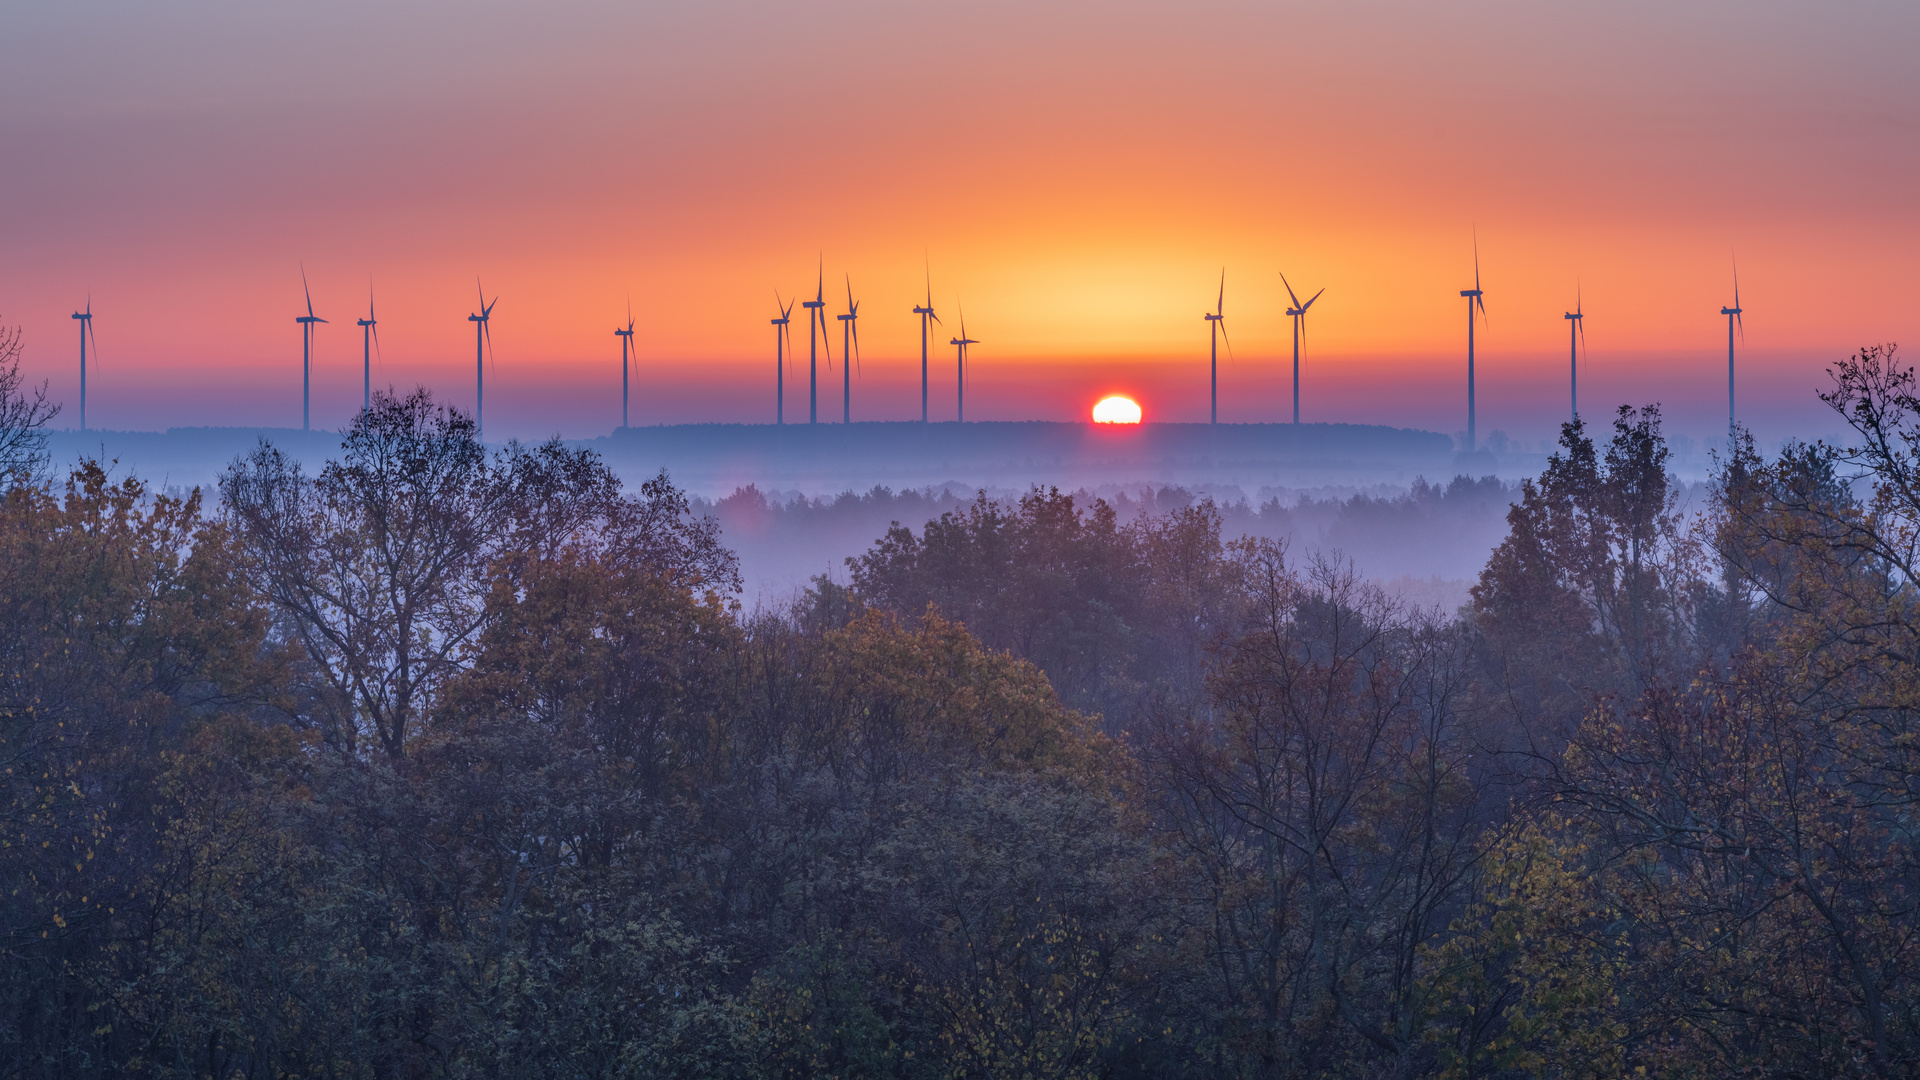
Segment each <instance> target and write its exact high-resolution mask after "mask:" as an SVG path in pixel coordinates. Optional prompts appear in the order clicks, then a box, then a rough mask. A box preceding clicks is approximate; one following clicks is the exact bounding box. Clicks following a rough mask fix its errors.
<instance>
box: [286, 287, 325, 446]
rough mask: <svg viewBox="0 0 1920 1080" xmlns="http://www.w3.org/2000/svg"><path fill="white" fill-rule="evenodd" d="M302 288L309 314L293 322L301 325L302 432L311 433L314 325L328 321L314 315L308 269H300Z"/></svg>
mask: <svg viewBox="0 0 1920 1080" xmlns="http://www.w3.org/2000/svg"><path fill="white" fill-rule="evenodd" d="M300 288H301V290H302V291H303V292H305V293H306V294H307V313H306V314H305V315H301V316H299V317H297V318H295V319H294V320H293V321H294V322H297V323H299V324H300V430H301V431H311V430H312V429H313V425H312V423H311V422H310V421H311V420H312V409H311V405H312V402H313V324H314V323H323V322H326V321H327V320H325V319H322V318H320V317H319V316H318V315H315V314H314V313H313V290H312V289H310V288H308V287H307V268H306V267H304V266H303V267H301V268H300Z"/></svg>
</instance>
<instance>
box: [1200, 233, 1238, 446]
mask: <svg viewBox="0 0 1920 1080" xmlns="http://www.w3.org/2000/svg"><path fill="white" fill-rule="evenodd" d="M1226 310H1227V268H1226V267H1224V266H1223V267H1221V268H1220V299H1218V300H1216V301H1214V305H1213V311H1212V313H1210V314H1208V315H1207V316H1206V320H1207V332H1208V334H1209V336H1210V337H1211V339H1212V343H1213V344H1212V352H1211V354H1210V355H1211V360H1210V361H1209V363H1208V367H1207V372H1208V387H1209V391H1208V400H1209V402H1210V403H1211V410H1212V411H1211V412H1209V413H1208V419H1207V423H1209V424H1217V423H1219V422H1220V339H1221V338H1223V337H1225V336H1226V334H1227V321H1226V320H1227V316H1226ZM1227 347H1228V348H1229V349H1231V348H1232V347H1233V344H1232V343H1231V342H1229V343H1228V344H1227Z"/></svg>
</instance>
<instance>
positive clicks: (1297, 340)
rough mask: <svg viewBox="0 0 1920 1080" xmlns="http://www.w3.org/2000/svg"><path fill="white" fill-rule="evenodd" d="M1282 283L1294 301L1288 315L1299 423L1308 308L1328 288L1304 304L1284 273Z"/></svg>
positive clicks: (1288, 295) (1295, 419)
mask: <svg viewBox="0 0 1920 1080" xmlns="http://www.w3.org/2000/svg"><path fill="white" fill-rule="evenodd" d="M1280 284H1282V285H1285V286H1286V287H1287V299H1289V300H1291V301H1293V306H1292V307H1290V308H1288V309H1287V315H1288V317H1290V318H1291V319H1293V422H1294V423H1295V424H1298V423H1299V422H1300V345H1301V343H1303V342H1304V341H1305V340H1306V338H1307V309H1308V308H1310V307H1312V306H1313V302H1314V301H1315V300H1318V299H1320V293H1324V292H1326V291H1327V290H1325V289H1321V290H1320V292H1317V293H1314V294H1313V295H1312V296H1310V297H1308V298H1307V302H1306V303H1304V304H1303V303H1301V302H1300V298H1299V297H1298V296H1295V295H1294V294H1293V284H1292V283H1291V282H1289V281H1288V280H1287V275H1286V274H1284V273H1283V274H1281V275H1280Z"/></svg>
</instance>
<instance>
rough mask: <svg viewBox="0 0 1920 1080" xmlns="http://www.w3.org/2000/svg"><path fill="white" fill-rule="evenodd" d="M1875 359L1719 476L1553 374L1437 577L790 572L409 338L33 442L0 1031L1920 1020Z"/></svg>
mask: <svg viewBox="0 0 1920 1080" xmlns="http://www.w3.org/2000/svg"><path fill="white" fill-rule="evenodd" d="M1833 375H1834V385H1833V389H1832V390H1831V391H1830V392H1829V393H1828V394H1827V395H1826V398H1827V400H1828V402H1829V403H1830V404H1831V405H1832V406H1833V407H1834V408H1835V409H1836V410H1838V411H1839V413H1840V414H1841V415H1842V416H1843V417H1844V418H1845V419H1846V420H1847V422H1848V423H1849V424H1850V425H1851V427H1852V430H1853V433H1854V437H1853V438H1852V439H1851V440H1849V441H1848V443H1847V444H1846V445H1826V444H1811V445H1802V444H1789V445H1788V446H1787V447H1785V448H1784V449H1783V450H1782V451H1781V452H1780V453H1779V454H1777V455H1775V456H1773V457H1771V458H1768V457H1763V456H1762V455H1760V454H1758V453H1756V451H1755V449H1754V447H1753V445H1752V443H1751V441H1750V440H1748V439H1746V438H1744V437H1742V438H1741V439H1740V440H1739V441H1738V442H1737V443H1736V444H1735V446H1734V447H1733V448H1732V449H1731V450H1730V451H1729V452H1728V453H1727V454H1726V455H1725V456H1724V458H1723V459H1722V460H1721V462H1720V468H1719V472H1718V473H1717V475H1716V477H1715V479H1714V481H1713V483H1712V485H1711V499H1710V501H1709V502H1708V504H1707V505H1706V506H1705V507H1695V508H1693V509H1691V510H1689V509H1688V508H1687V507H1686V506H1685V505H1684V504H1683V502H1682V499H1681V495H1680V490H1679V487H1678V485H1677V483H1676V481H1675V480H1674V478H1673V477H1672V476H1671V475H1670V474H1669V472H1668V468H1667V450H1666V441H1665V436H1664V434H1663V432H1662V429H1661V417H1660V413H1659V410H1658V408H1657V407H1656V406H1646V407H1639V408H1630V407H1623V408H1621V409H1620V410H1619V411H1618V413H1617V414H1616V415H1615V416H1613V417H1612V419H1611V423H1610V425H1609V426H1608V427H1607V428H1606V429H1605V430H1601V431H1590V430H1589V429H1588V428H1587V427H1586V426H1584V425H1583V424H1581V423H1579V422H1577V421H1576V422H1573V423H1569V424H1567V425H1565V427H1564V428H1563V430H1562V433H1561V437H1560V443H1559V447H1560V449H1559V452H1558V453H1556V454H1555V455H1554V456H1553V457H1552V459H1551V460H1550V461H1549V463H1548V465H1547V467H1546V469H1545V470H1544V472H1543V473H1542V474H1541V475H1540V476H1538V477H1536V478H1534V479H1532V480H1529V481H1527V482H1526V483H1524V484H1523V485H1521V487H1520V488H1519V489H1518V490H1517V491H1516V492H1514V493H1513V494H1512V500H1513V501H1512V506H1511V509H1510V510H1509V512H1508V515H1507V523H1508V531H1507V534H1506V537H1505V539H1504V540H1503V541H1502V543H1501V544H1500V546H1499V547H1498V548H1497V549H1496V550H1495V551H1494V552H1493V555H1492V557H1491V558H1490V559H1489V561H1488V562H1487V564H1486V567H1485V568H1484V570H1483V571H1482V572H1481V574H1480V576H1479V580H1478V582H1477V584H1476V585H1475V587H1474V589H1473V592H1472V597H1471V600H1470V602H1469V603H1468V604H1467V605H1466V606H1465V607H1463V608H1461V609H1460V610H1458V611H1455V612H1446V611H1438V610H1427V611H1421V610H1416V609H1410V608H1408V607H1406V606H1404V605H1402V604H1400V603H1398V602H1396V601H1394V600H1393V599H1391V598H1390V597H1388V596H1387V595H1386V594H1384V593H1382V592H1381V591H1380V590H1379V589H1378V588H1376V587H1373V586H1371V585H1369V584H1368V583H1367V582H1365V581H1364V580H1362V579H1361V578H1359V577H1358V575H1357V574H1356V573H1355V572H1354V570H1353V569H1352V567H1351V566H1350V565H1347V564H1344V563H1342V562H1341V561H1339V560H1338V559H1337V558H1332V557H1327V558H1321V557H1315V558H1313V559H1308V560H1299V559H1296V558H1294V557H1292V556H1291V555H1290V552H1289V551H1288V549H1287V547H1286V545H1284V544H1282V543H1279V542H1276V541H1273V540H1267V539H1260V538H1249V537H1240V536H1235V535H1233V534H1232V533H1231V531H1230V530H1228V529H1226V528H1224V527H1223V518H1222V514H1221V511H1220V509H1219V508H1217V507H1215V506H1213V505H1212V504H1211V503H1209V502H1207V501H1205V500H1198V501H1196V502H1193V503H1191V504H1189V505H1183V506H1178V507H1174V508H1171V509H1167V510H1165V511H1161V512H1152V513H1137V514H1131V515H1129V516H1127V517H1126V518H1125V520H1124V521H1123V519H1122V516H1121V515H1120V514H1119V513H1117V512H1116V509H1115V507H1114V506H1112V505H1109V504H1108V503H1106V502H1103V501H1101V500H1099V499H1089V498H1084V497H1076V496H1073V495H1066V494H1062V493H1060V492H1058V491H1055V490H1050V489H1035V490H1033V491H1031V492H1029V493H1028V494H1027V495H1025V496H1024V497H1022V498H1020V499H1018V500H1016V501H996V500H993V499H989V498H986V497H984V496H982V497H981V498H979V499H977V500H975V501H974V502H972V503H970V504H967V505H965V506H961V507H955V508H950V509H948V510H946V511H945V512H943V513H941V514H940V515H939V516H938V517H935V518H933V519H932V520H928V521H926V522H924V523H922V524H918V525H911V526H910V525H902V524H896V525H895V526H894V527H893V528H892V529H890V530H888V531H887V533H886V534H885V535H884V536H882V537H879V538H877V539H876V540H875V542H874V543H873V544H872V546H871V547H870V548H869V549H868V550H867V551H865V552H864V553H863V554H861V555H860V556H858V557H857V558H855V559H852V560H850V565H849V580H850V584H847V585H840V584H835V583H834V582H832V581H830V580H828V579H827V578H825V577H822V578H820V579H817V580H816V581H815V583H814V586H813V587H812V588H811V589H810V590H808V591H807V592H805V593H804V594H803V595H801V596H799V597H798V598H796V599H795V600H794V601H793V602H792V603H790V604H787V605H784V606H781V607H778V608H776V609H772V610H765V609H763V610H758V611H754V612H748V611H746V610H744V609H743V608H742V606H741V604H740V602H739V599H738V596H739V582H740V577H739V567H738V562H737V560H736V559H735V557H734V555H733V553H732V552H730V551H729V550H728V549H727V547H726V545H725V543H724V540H725V538H724V536H722V535H721V533H720V530H719V527H718V525H717V524H716V523H715V522H714V521H713V520H712V519H711V518H707V517H703V516H700V515H698V514H696V513H695V512H694V511H693V508H692V504H691V503H690V502H689V500H688V499H687V497H686V496H685V494H684V493H682V492H681V491H679V490H678V489H677V488H676V487H675V486H674V485H673V483H672V482H671V480H670V479H669V478H668V477H667V476H665V475H664V474H662V475H660V476H658V477H656V478H654V479H652V480H650V481H648V482H647V483H646V484H644V485H641V487H640V488H639V489H638V490H632V489H629V488H628V487H626V486H625V485H624V484H622V483H621V481H620V480H619V478H618V477H617V476H615V475H614V474H613V472H612V471H611V470H609V469H608V468H607V467H606V465H605V464H604V463H603V462H602V461H600V460H599V459H598V458H597V457H596V456H595V455H594V454H593V453H591V452H589V451H579V450H572V449H568V448H566V447H564V446H562V445H560V444H559V443H557V442H554V443H548V444H544V445H538V446H521V445H517V444H515V445H509V446H506V447H504V448H499V449H488V448H487V447H484V446H483V445H482V444H481V443H480V442H479V440H478V438H477V432H476V431H475V429H474V425H473V423H472V420H471V419H470V418H469V417H467V416H465V415H463V414H462V413H460V412H459V411H457V410H454V409H451V408H448V407H445V406H443V405H440V404H437V403H436V402H434V400H433V399H432V398H431V397H430V396H429V395H428V394H426V393H425V392H424V391H422V392H418V393H415V394H412V395H407V396H401V397H391V396H383V397H377V398H376V399H375V400H374V403H373V404H372V406H371V407H370V408H369V409H367V410H366V411H364V412H363V413H362V414H361V415H360V416H359V417H358V418H357V419H356V420H355V422H354V424H353V426H352V428H351V429H350V430H349V431H348V432H346V434H345V436H344V439H343V443H342V446H341V450H340V453H339V455H338V457H337V458H336V459H335V460H334V461H332V462H330V463H328V464H327V465H326V466H325V467H323V468H322V469H321V470H320V471H319V472H318V473H315V474H308V473H307V472H305V471H304V470H303V469H302V468H301V467H300V466H299V465H297V464H296V463H294V462H293V461H291V460H290V459H289V458H288V457H286V456H285V455H284V454H283V453H282V452H281V451H279V450H278V449H276V448H275V447H273V446H271V445H269V444H266V443H263V444H262V445H261V446H260V447H258V448H257V449H256V450H255V451H254V452H252V453H250V454H248V455H245V456H244V457H242V458H240V459H238V460H236V461H234V462H233V463H232V465H231V466H230V467H229V468H228V469H227V471H226V473H225V474H224V475H223V477H222V479H221V481H220V485H219V491H218V492H217V499H215V500H212V501H211V503H210V501H209V500H208V499H206V498H205V497H203V495H202V494H201V493H199V492H193V493H188V494H184V495H176V494H170V493H162V492H157V491H154V490H151V489H149V488H148V487H147V486H146V485H145V484H144V483H142V482H141V481H140V480H138V479H136V478H131V477H115V476H113V475H111V474H110V473H109V471H108V470H107V469H106V468H105V467H103V466H101V465H99V464H85V465H82V466H81V467H80V468H79V469H77V470H76V471H74V472H73V473H72V474H71V475H69V476H67V477H64V478H61V479H59V480H58V481H52V480H48V479H46V478H44V477H36V476H33V475H29V474H26V473H16V474H15V477H14V481H13V482H12V483H10V484H9V485H8V486H7V488H6V490H5V492H4V495H3V496H0V769H4V772H3V773H0V1010H4V1014H5V1015H4V1020H0V1075H5V1076H19V1077H91V1076H124V1075H138V1076H156V1077H159V1076H166V1077H176V1076H177V1077H188V1076H192V1077H219V1078H227V1077H295V1076H343V1077H355V1076H365V1077H399V1076H409V1077H411V1076H477V1075H485V1076H496V1077H513V1076H527V1077H536V1076H537V1077H552V1076H569V1077H571V1076H579V1077H614V1076H636V1077H638V1076H646V1077H657V1076H666V1077H674V1076H679V1077H707V1076H727V1077H767V1078H775V1077H778V1078H800V1077H840V1078H848V1080H851V1078H856V1077H858V1078H865V1077H899V1078H923V1077H924V1078H935V1077H939V1078H982V1080H984V1078H989V1077H991V1078H1011V1077H1034V1078H1040V1077H1047V1078H1082V1077H1084V1078H1094V1077H1112V1078H1136V1077H1137V1078H1148V1077H1166V1078H1175V1077H1202V1076H1204V1077H1296V1076H1297V1077H1307V1076H1316V1077H1349V1076H1350V1077H1375V1076H1408V1077H1412V1076H1426V1077H1461V1078H1465V1077H1520V1076H1541V1075H1553V1076H1561V1077H1595V1078H1599V1077H1614V1076H1621V1075H1632V1074H1635V1073H1636V1072H1638V1071H1644V1073H1645V1074H1647V1075H1685V1076H1726V1075H1751V1076H1781V1077H1786V1076H1862V1077H1868V1076H1871V1077H1886V1076H1908V1075H1912V1074H1913V1073H1914V1071H1915V1070H1916V1068H1920V986H1916V977H1917V976H1916V973H1920V859H1916V855H1915V849H1914V831H1915V830H1914V821H1915V819H1914V814H1915V799H1916V796H1915V792H1916V791H1920V757H1917V756H1916V753H1917V751H1916V747H1920V720H1917V717H1920V714H1917V713H1916V707H1917V704H1920V677H1916V667H1915V661H1914V658H1915V657H1916V656H1917V655H1920V607H1916V595H1915V592H1914V583H1915V577H1914V572H1915V569H1916V559H1917V558H1920V555H1917V554H1916V545H1917V544H1920V475H1917V474H1916V473H1917V472H1920V464H1917V463H1920V393H1916V387H1915V380H1914V375H1913V373H1912V371H1911V370H1910V369H1907V368H1903V367H1901V366H1899V365H1898V364H1897V363H1896V362H1895V358H1894V355H1893V353H1892V351H1891V350H1890V349H1878V348H1873V349H1866V350H1863V351H1862V352H1861V353H1859V354H1858V355H1856V356H1854V357H1852V358H1850V359H1848V360H1845V361H1842V362H1840V363H1838V364H1836V365H1835V366H1834V369H1833ZM1469 483H1471V482H1469ZM1436 490H1438V489H1436ZM1382 520H1383V521H1384V520H1387V519H1385V518H1383V519H1382ZM1374 540H1375V542H1379V541H1380V538H1379V537H1375V538H1374ZM1399 542H1402V543H1417V542H1419V538H1418V537H1417V536H1405V537H1402V538H1400V541H1399Z"/></svg>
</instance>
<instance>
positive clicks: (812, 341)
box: [800, 259, 833, 424]
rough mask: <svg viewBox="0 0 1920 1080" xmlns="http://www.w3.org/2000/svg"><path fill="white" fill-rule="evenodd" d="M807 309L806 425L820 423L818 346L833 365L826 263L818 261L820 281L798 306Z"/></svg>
mask: <svg viewBox="0 0 1920 1080" xmlns="http://www.w3.org/2000/svg"><path fill="white" fill-rule="evenodd" d="M800 306H801V307H803V308H806V309H807V423H809V424H817V423H819V422H820V363H819V356H820V353H819V346H821V345H825V346H826V349H827V365H828V366H829V367H831V366H832V365H833V343H832V342H831V341H829V340H827V312H826V306H827V263H826V260H825V259H822V260H820V280H819V281H818V282H817V283H816V284H815V287H814V290H813V299H811V300H808V301H806V302H804V303H802V304H801V305H800Z"/></svg>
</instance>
